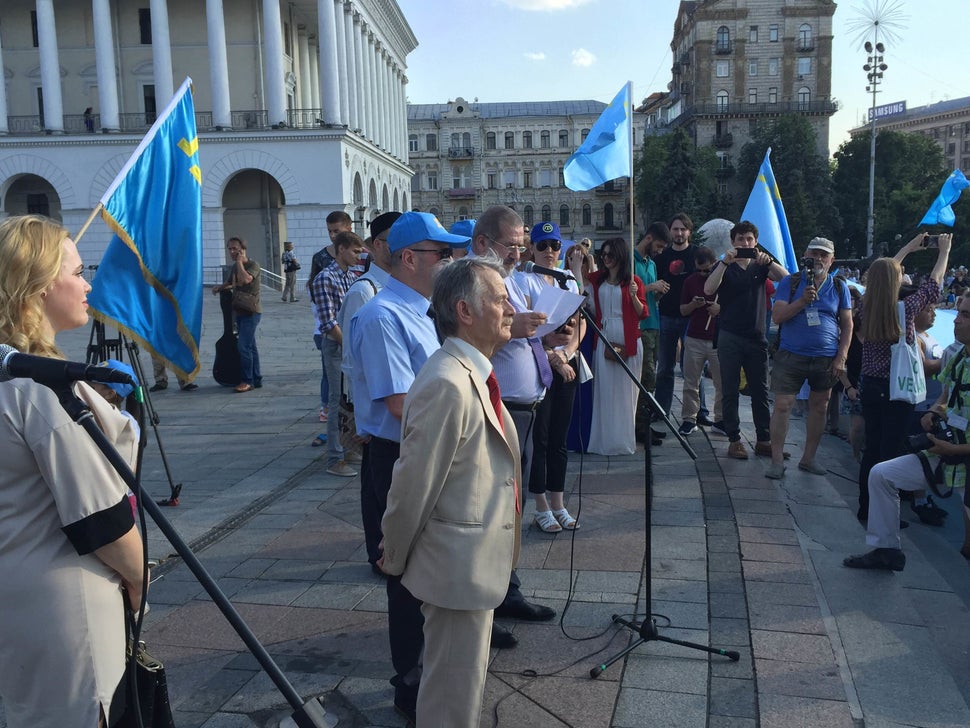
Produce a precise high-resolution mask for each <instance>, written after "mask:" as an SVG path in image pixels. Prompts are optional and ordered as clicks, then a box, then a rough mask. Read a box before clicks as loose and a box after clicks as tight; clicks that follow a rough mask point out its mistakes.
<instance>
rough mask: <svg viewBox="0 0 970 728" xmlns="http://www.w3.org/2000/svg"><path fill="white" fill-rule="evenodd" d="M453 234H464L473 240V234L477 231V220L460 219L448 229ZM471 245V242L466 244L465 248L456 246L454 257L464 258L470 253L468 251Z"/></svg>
mask: <svg viewBox="0 0 970 728" xmlns="http://www.w3.org/2000/svg"><path fill="white" fill-rule="evenodd" d="M448 232H450V233H451V234H452V235H462V236H464V237H467V238H468V239H469V240H471V237H472V235H473V234H474V233H475V220H469V219H465V220H459V221H458V222H456V223H455V224H454V225H452V226H451V228H450V229H449V230H448ZM470 247H471V243H469V244H468V245H466V246H465V247H464V248H455V251H454V257H455V258H456V259H457V258H464V257H465V256H466V255H468V251H469V249H470Z"/></svg>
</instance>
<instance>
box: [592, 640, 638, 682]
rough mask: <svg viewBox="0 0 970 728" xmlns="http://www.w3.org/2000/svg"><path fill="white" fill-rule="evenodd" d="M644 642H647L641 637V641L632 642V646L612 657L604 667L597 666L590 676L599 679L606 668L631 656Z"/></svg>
mask: <svg viewBox="0 0 970 728" xmlns="http://www.w3.org/2000/svg"><path fill="white" fill-rule="evenodd" d="M644 642H646V640H645V639H644V638H643V637H641V638H639V639H637V640H635V641H633V642H631V643H630V645H629V647H627V648H626V649H625V650H623V651H622V652H618V653H617V654H615V655H613V657H611V658H610V659H608V660H607V661H606V662H604V663H603V664H602V665H597V666H596V667H594V668H593V669H592V670H590V671H589V676H590V677H591V678H597V677H599V676H600V675H602V674H603V671H604V670H605V669H606V668H608V667H609V666H610V665H612V664H613V663H614V662H616V661H617V660H622V659H623V658H624V657H626V656H627V655H629V654H630V653H631V652H633V651H634V650H635V649H636V648H637V647H639V646H640V645H642V644H643V643H644Z"/></svg>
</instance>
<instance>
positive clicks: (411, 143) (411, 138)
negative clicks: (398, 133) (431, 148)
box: [408, 134, 418, 152]
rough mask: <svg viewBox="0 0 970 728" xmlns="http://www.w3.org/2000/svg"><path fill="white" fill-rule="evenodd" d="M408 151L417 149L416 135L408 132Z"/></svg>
mask: <svg viewBox="0 0 970 728" xmlns="http://www.w3.org/2000/svg"><path fill="white" fill-rule="evenodd" d="M408 151H409V152H416V151H418V135H417V134H408Z"/></svg>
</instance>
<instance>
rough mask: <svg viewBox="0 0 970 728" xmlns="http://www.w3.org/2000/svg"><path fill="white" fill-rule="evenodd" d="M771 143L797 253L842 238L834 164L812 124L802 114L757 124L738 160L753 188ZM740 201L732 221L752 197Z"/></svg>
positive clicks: (744, 178) (743, 173) (747, 181)
mask: <svg viewBox="0 0 970 728" xmlns="http://www.w3.org/2000/svg"><path fill="white" fill-rule="evenodd" d="M768 147H771V168H772V170H774V173H775V181H776V182H777V183H778V189H779V190H780V191H781V199H782V201H783V202H784V205H785V215H786V217H787V218H788V228H789V230H791V236H792V242H793V243H794V246H795V253H796V254H798V255H801V252H802V250H803V249H804V247H805V245H807V244H808V241H809V240H811V239H812V238H813V237H815V236H817V235H821V236H823V237H826V238H831V239H832V240H838V239H839V238H838V234H839V232H840V230H841V227H842V223H841V218H840V215H839V209H838V207H837V206H836V204H835V197H834V195H833V190H832V179H831V176H830V171H829V163H828V160H827V159H826V158H825V157H823V156H821V155H819V153H818V144H817V139H816V134H815V130H814V129H813V128H812V125H811V124H810V123H809V122H808V120H807V119H806V118H805V117H803V116H799V115H797V114H789V115H786V116H782V117H779V118H777V119H773V120H771V121H767V122H762V123H760V124H758V126H757V127H755V130H754V132H753V133H752V135H751V141H750V142H749V143H747V144H745V145H744V148H743V149H742V150H741V155H740V158H739V162H738V175H739V178H740V179H741V180H743V181H746V184H748V185H749V186H750V185H753V184H754V180H755V179H756V178H757V176H758V169H759V168H760V167H761V162H762V160H763V159H764V156H765V151H767V149H768ZM739 202H740V204H738V205H736V209H735V210H734V217H730V218H729V219H734V220H738V219H740V216H741V212H742V210H743V209H744V203H745V202H747V197H745V199H744V200H742V201H739ZM841 252H842V251H841V250H840V251H839V257H841Z"/></svg>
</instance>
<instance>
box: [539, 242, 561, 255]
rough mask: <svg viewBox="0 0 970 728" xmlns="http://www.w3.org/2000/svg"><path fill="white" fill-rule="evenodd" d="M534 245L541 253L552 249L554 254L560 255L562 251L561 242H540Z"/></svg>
mask: <svg viewBox="0 0 970 728" xmlns="http://www.w3.org/2000/svg"><path fill="white" fill-rule="evenodd" d="M532 245H533V246H534V247H535V249H536V250H538V251H539V252H540V253H541V252H543V251H544V250H546V249H548V248H552V250H553V251H554V252H556V253H558V252H559V251H560V250H562V241H561V240H540V241H539V242H538V243H533V244H532Z"/></svg>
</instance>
